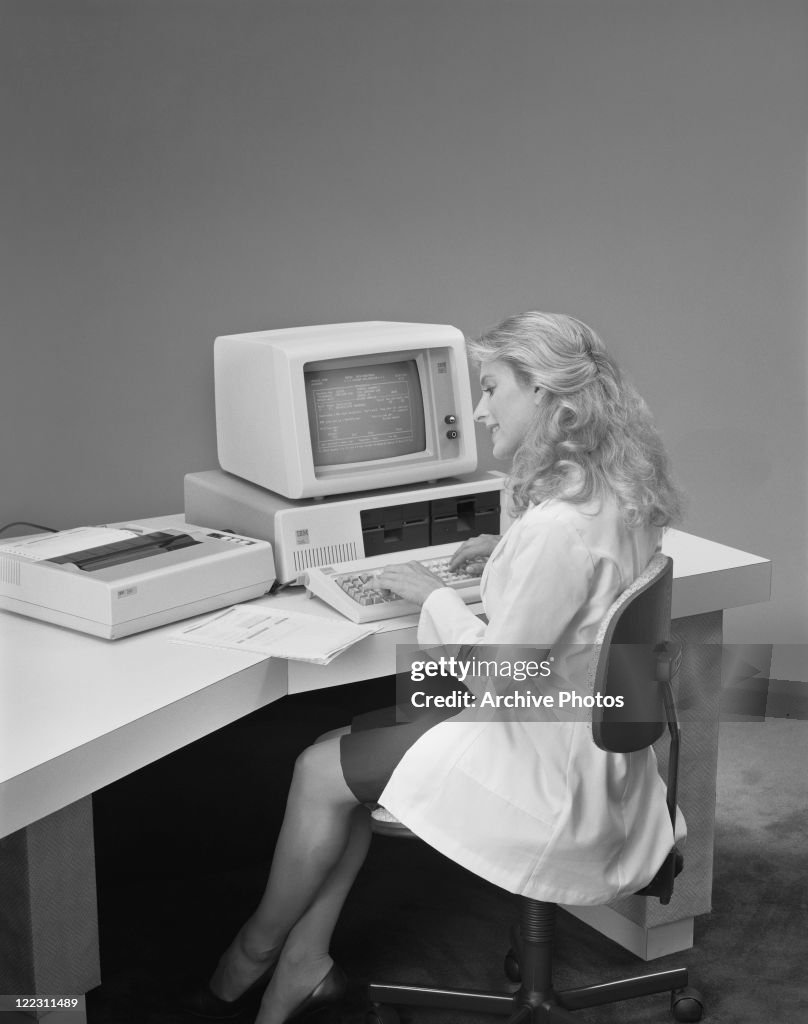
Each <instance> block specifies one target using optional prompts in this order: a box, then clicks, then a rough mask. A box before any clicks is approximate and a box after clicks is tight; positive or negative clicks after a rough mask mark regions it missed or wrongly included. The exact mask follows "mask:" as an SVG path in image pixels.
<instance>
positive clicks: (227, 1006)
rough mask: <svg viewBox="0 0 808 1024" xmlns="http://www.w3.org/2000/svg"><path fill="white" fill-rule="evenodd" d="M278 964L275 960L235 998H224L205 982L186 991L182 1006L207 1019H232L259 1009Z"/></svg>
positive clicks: (185, 1009) (181, 999) (181, 1002)
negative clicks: (248, 1011)
mask: <svg viewBox="0 0 808 1024" xmlns="http://www.w3.org/2000/svg"><path fill="white" fill-rule="evenodd" d="M277 966H278V961H277V960H275V961H273V962H272V963H271V964H270V965H269V967H267V969H266V970H265V971H264V973H263V974H262V975H261V976H260V977H258V978H256V979H255V981H254V982H253V983H252V985H250V987H249V988H247V989H245V990H244V991H243V992H242V993H241V995H240V996H236V998H235V999H222V998H221V997H220V996H217V995H216V993H215V992H214V991H213V990H212V989H211V987H210V984H205V985H203V986H201V987H200V988H196V989H193V990H192V991H190V992H186V993H184V994H183V996H182V997H181V998H180V1007H181V1009H182V1010H184V1011H185V1012H186V1013H190V1014H193V1016H194V1017H203V1018H205V1020H232V1019H234V1018H235V1017H238V1016H240V1015H241V1014H242V1013H246V1011H247V1010H257V1009H258V1004H259V1003H260V1002H261V997H262V996H263V994H264V989H265V988H266V987H267V985H268V984H269V983H270V981H271V980H272V975H273V974H274V973H275V968H276V967H277Z"/></svg>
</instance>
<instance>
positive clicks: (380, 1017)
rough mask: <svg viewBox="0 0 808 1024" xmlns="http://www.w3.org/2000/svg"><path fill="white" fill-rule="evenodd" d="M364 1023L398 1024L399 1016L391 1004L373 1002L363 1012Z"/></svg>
mask: <svg viewBox="0 0 808 1024" xmlns="http://www.w3.org/2000/svg"><path fill="white" fill-rule="evenodd" d="M365 1024H399V1016H398V1013H397V1012H396V1011H395V1010H394V1009H393V1007H392V1006H384V1005H383V1004H382V1003H374V1004H373V1006H371V1008H370V1009H369V1010H368V1012H367V1013H366V1014H365Z"/></svg>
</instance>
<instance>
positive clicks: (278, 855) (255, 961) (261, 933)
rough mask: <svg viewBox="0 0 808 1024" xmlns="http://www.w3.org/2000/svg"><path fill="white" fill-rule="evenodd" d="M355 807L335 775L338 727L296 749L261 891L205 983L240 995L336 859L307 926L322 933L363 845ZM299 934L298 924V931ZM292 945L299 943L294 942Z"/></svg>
mask: <svg viewBox="0 0 808 1024" xmlns="http://www.w3.org/2000/svg"><path fill="white" fill-rule="evenodd" d="M359 807H360V805H359V804H358V801H357V799H356V797H355V796H354V794H353V792H352V791H351V789H350V788H349V787H348V785H347V783H346V782H345V780H344V778H343V775H342V766H341V763H340V751H339V737H338V735H332V736H331V737H330V738H324V739H323V741H322V742H319V743H316V744H315V745H314V746H311V747H308V748H307V749H306V750H304V751H303V753H302V754H301V755H300V757H299V758H298V759H297V762H296V764H295V770H294V775H293V777H292V784H291V787H290V789H289V798H288V800H287V804H286V812H285V815H284V819H283V824H282V826H281V831H280V835H279V836H278V842H277V845H276V847H275V853H274V856H273V860H272V867H271V868H270V873H269V879H268V881H267V886H266V890H265V892H264V895H263V897H262V899H261V902H260V904H259V905H258V907H257V909H256V910H255V912H254V913H253V914H252V916H251V917H250V919H249V920H248V921H247V922H246V923H245V925H244V927H243V928H242V929H241V931H240V932H239V934H238V935H237V936H236V938H235V939H234V941H233V943H232V944H231V946H230V948H229V949H228V950H227V951H226V952H225V954H224V955H223V957H222V958H221V960H220V961H219V964H218V966H217V968H216V971H215V972H214V975H213V977H212V979H211V983H210V984H211V988H212V990H213V991H214V992H215V993H216V994H217V995H219V996H220V997H221V998H223V999H233V998H235V997H236V996H238V995H240V994H241V993H242V992H243V991H244V990H245V988H247V987H248V985H250V984H251V983H252V981H254V980H255V979H256V978H257V977H258V976H259V975H260V974H261V973H262V972H263V971H264V970H265V968H266V965H267V964H268V963H271V962H272V961H273V960H275V959H276V958H277V953H278V950H279V948H280V947H281V946H282V945H283V943H284V942H285V941H286V938H287V936H288V935H289V933H290V932H291V931H292V929H293V928H294V926H295V925H296V924H297V923H298V922H299V921H300V920H301V918H303V916H304V915H305V914H306V912H307V911H308V910H309V908H310V907H312V905H313V904H314V902H315V898H316V897H317V896H318V893H319V891H320V889H321V888H322V887H323V886H324V883H325V882H326V880H327V879H328V878H329V876H330V875H331V874H332V872H333V871H334V869H335V868H336V867H337V865H338V864H340V867H341V870H340V871H337V873H336V877H335V882H334V885H333V890H332V888H330V887H328V886H326V887H325V888H324V893H323V897H324V902H323V906H322V908H320V907H317V908H314V909H313V916H312V918H311V921H310V922H309V927H310V928H311V929H312V934H313V935H316V934H320V935H322V934H324V933H325V932H324V928H325V926H326V924H327V922H328V921H329V920H330V918H331V917H332V916H333V918H334V920H336V915H337V914H338V913H339V907H340V906H341V901H342V900H344V898H345V895H346V894H347V892H348V889H349V888H350V885H351V883H352V881H353V879H354V877H355V876H356V872H357V871H358V870H359V867H360V866H361V863H362V861H363V860H364V855H365V852H366V851H367V836H368V835H369V826H368V824H367V822H366V821H363V817H364V819H366V818H367V814H364V816H363V815H362V814H361V813H360V814H355V813H354V812H355V811H357V810H358V809H359ZM360 854H361V856H360ZM343 858H346V863H345V865H342V864H341V862H342V860H343ZM340 894H341V896H340ZM330 927H331V928H333V924H332V925H331V926H330ZM305 935H306V930H305V928H304V930H303V931H302V932H301V936H305ZM301 936H299V938H300V937H301ZM293 948H294V949H299V948H300V943H298V942H296V943H295V944H294V947H293ZM310 987H311V986H310Z"/></svg>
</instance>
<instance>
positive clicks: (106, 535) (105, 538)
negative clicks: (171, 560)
mask: <svg viewBox="0 0 808 1024" xmlns="http://www.w3.org/2000/svg"><path fill="white" fill-rule="evenodd" d="M135 536H137V534H136V533H135V532H134V530H118V529H115V528H114V527H111V526H77V527H76V529H75V530H60V531H59V532H58V533H38V534H37V535H36V536H35V537H20V538H19V540H10V541H6V543H5V544H0V552H2V553H3V554H8V555H19V556H20V557H22V558H30V559H31V561H32V562H41V561H43V560H45V559H47V558H58V557H59V556H60V555H71V554H73V552H74V551H85V550H86V549H87V548H96V547H100V546H101V545H102V544H114V543H115V542H116V541H119V540H131V538H132V537H135Z"/></svg>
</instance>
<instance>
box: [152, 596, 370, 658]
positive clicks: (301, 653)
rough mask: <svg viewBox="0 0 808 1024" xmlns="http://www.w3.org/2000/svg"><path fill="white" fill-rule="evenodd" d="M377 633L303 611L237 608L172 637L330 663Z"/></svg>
mask: <svg viewBox="0 0 808 1024" xmlns="http://www.w3.org/2000/svg"><path fill="white" fill-rule="evenodd" d="M375 632H376V624H375V623H371V624H368V625H362V626H357V625H355V624H354V623H352V622H344V621H339V620H336V619H335V620H329V619H323V618H321V617H320V616H317V615H304V614H301V613H300V612H287V611H271V610H269V609H267V608H265V607H261V608H256V607H254V606H252V605H234V606H233V607H232V608H227V609H226V610H225V611H221V612H217V614H216V615H213V616H211V617H210V618H207V619H204V620H202V621H201V622H194V623H191V624H190V625H187V626H184V627H183V628H182V629H180V630H179V631H178V632H177V633H173V634H172V635H171V637H170V638H169V639H170V640H171V641H172V642H174V643H192V644H202V645H204V646H207V647H217V648H220V649H224V650H232V651H250V652H253V653H256V654H263V655H264V656H265V657H267V658H290V659H292V660H293V661H308V662H313V663H314V664H317V665H327V664H328V662H329V661H331V660H332V659H333V658H335V657H336V656H337V655H338V654H340V653H341V652H342V651H344V650H346V649H347V648H348V647H352V646H353V644H355V643H357V642H358V641H359V640H362V639H364V637H366V636H370V634H371V633H375Z"/></svg>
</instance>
